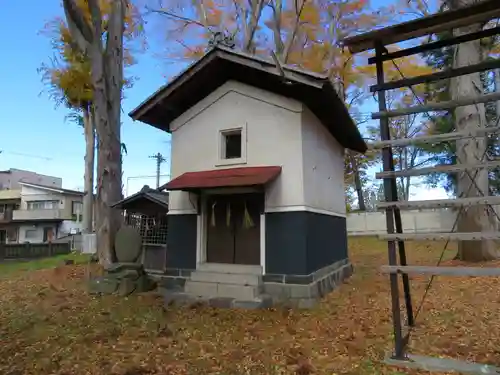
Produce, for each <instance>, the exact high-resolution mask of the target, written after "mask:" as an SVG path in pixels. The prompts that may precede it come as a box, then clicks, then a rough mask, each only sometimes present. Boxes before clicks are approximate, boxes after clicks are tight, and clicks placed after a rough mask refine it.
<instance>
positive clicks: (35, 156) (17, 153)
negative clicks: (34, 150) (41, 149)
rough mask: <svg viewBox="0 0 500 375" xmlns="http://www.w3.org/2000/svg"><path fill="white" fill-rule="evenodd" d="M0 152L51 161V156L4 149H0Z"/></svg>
mask: <svg viewBox="0 0 500 375" xmlns="http://www.w3.org/2000/svg"><path fill="white" fill-rule="evenodd" d="M0 154H11V155H17V156H22V157H26V158H35V159H42V160H46V161H51V160H52V158H47V157H45V156H37V155H30V154H23V153H20V152H11V151H5V150H0Z"/></svg>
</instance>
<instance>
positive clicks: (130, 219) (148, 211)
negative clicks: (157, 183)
mask: <svg viewBox="0 0 500 375" xmlns="http://www.w3.org/2000/svg"><path fill="white" fill-rule="evenodd" d="M113 207H114V208H119V209H121V210H123V219H124V224H125V225H127V226H131V227H133V228H136V229H137V231H138V232H139V234H140V235H141V237H142V248H143V252H142V263H143V265H144V268H145V269H146V271H149V272H164V271H165V269H166V261H167V233H168V225H167V213H168V193H167V192H160V191H158V190H155V189H151V188H150V187H149V186H147V185H145V186H144V187H143V188H142V189H141V190H140V191H139V192H137V193H135V194H133V195H131V196H130V197H127V198H125V199H123V200H121V201H119V202H117V203H115V204H114V205H113Z"/></svg>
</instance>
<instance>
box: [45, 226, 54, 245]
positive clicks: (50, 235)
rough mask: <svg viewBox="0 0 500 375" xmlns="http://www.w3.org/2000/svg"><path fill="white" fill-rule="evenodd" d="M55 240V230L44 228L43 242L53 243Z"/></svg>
mask: <svg viewBox="0 0 500 375" xmlns="http://www.w3.org/2000/svg"><path fill="white" fill-rule="evenodd" d="M53 239H54V228H52V227H45V228H43V242H52V240H53Z"/></svg>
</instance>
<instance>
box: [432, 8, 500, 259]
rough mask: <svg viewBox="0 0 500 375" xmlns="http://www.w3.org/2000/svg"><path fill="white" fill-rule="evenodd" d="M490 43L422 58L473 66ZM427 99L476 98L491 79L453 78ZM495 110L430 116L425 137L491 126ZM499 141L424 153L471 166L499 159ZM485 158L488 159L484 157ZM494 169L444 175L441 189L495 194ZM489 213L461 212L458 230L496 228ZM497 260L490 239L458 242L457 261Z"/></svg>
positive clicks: (466, 143)
mask: <svg viewBox="0 0 500 375" xmlns="http://www.w3.org/2000/svg"><path fill="white" fill-rule="evenodd" d="M477 2H478V1H475V0H447V1H445V2H444V4H443V7H442V8H441V10H447V9H458V8H460V7H463V6H467V5H471V4H474V3H477ZM484 26H485V25H483V24H475V25H470V26H468V27H463V28H459V29H456V30H454V32H453V34H451V33H449V32H448V33H442V34H441V35H438V38H445V37H450V36H452V35H462V34H468V33H470V32H474V31H479V30H481V29H482V28H483V27H484ZM491 48H492V43H491V41H488V40H486V41H485V40H477V41H472V42H468V43H462V44H459V45H457V46H454V47H448V48H444V49H442V50H437V51H433V52H432V53H429V54H427V60H428V63H429V64H430V65H433V66H435V67H438V68H443V69H449V68H457V67H462V66H468V65H473V64H477V63H479V62H481V61H483V60H485V59H486V58H488V55H489V53H490V52H491V51H490V50H491ZM429 86H430V90H429V92H430V93H431V94H430V95H429V97H430V98H433V99H434V100H450V99H451V100H453V99H457V98H460V97H472V96H478V95H481V94H483V93H486V92H488V91H489V90H491V88H492V86H493V79H492V75H491V74H490V73H486V74H485V73H474V74H469V75H466V76H461V77H456V78H453V79H450V80H443V81H441V82H436V83H432V84H430V85H429ZM495 112H496V111H495V108H494V106H492V105H491V104H488V105H484V104H479V105H469V106H463V107H459V108H456V109H455V110H453V111H448V112H446V111H444V113H443V115H441V116H439V117H434V118H432V120H433V121H432V125H433V126H432V127H431V128H430V133H446V132H450V131H453V130H458V131H460V130H469V129H474V128H478V127H486V126H490V125H492V123H493V119H495V118H496V114H495ZM497 145H498V141H497V140H496V139H493V138H491V137H483V138H477V139H464V140H459V141H456V143H453V142H450V143H445V144H440V145H435V146H432V147H428V151H429V152H433V153H434V154H435V159H436V160H439V161H440V162H448V163H450V164H454V163H461V164H475V163H477V162H478V161H479V160H481V158H482V157H483V156H484V155H485V154H486V155H487V156H488V155H489V156H495V157H498V156H499V155H500V154H499V152H498V146H497ZM485 159H487V158H485ZM497 175H498V172H497V171H490V172H489V173H488V171H486V170H480V171H478V172H477V173H476V171H472V172H468V173H461V174H456V175H449V176H447V177H446V179H445V180H444V181H445V188H446V189H447V190H450V191H452V192H454V193H456V195H457V197H459V198H460V197H465V196H469V197H470V196H482V195H483V194H484V195H489V194H490V193H491V192H493V193H494V189H492V187H495V185H496V184H494V183H492V182H495V181H496V180H497V178H496V176H497ZM440 181H443V180H442V179H441V178H440V177H439V176H430V180H429V182H431V183H433V184H437V183H439V182H440ZM495 221H496V220H495V216H494V215H493V211H492V210H490V209H488V208H486V207H471V208H469V209H467V210H466V211H462V214H461V216H460V219H459V222H458V230H459V231H460V232H484V231H492V230H494V228H495ZM499 256H500V254H499V253H498V251H497V250H496V244H495V242H494V241H487V240H484V241H461V242H460V243H459V251H458V257H459V258H460V259H462V260H466V261H479V260H489V259H496V258H498V257H499Z"/></svg>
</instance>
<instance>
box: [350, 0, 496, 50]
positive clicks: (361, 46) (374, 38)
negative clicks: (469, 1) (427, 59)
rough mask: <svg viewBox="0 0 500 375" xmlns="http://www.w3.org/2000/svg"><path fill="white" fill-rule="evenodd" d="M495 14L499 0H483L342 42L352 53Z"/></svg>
mask: <svg viewBox="0 0 500 375" xmlns="http://www.w3.org/2000/svg"><path fill="white" fill-rule="evenodd" d="M497 17H500V6H499V3H498V0H486V1H482V2H478V3H476V4H473V5H470V6H465V7H461V8H460V9H456V10H450V11H445V12H441V13H436V14H432V15H430V16H426V17H422V18H418V19H416V20H412V21H408V22H403V23H400V24H397V25H394V26H390V27H385V28H383V29H379V30H375V31H371V32H368V33H365V34H361V35H356V36H353V37H350V38H346V39H344V40H343V41H342V45H344V46H345V47H348V48H349V51H350V52H351V53H358V52H363V51H367V50H370V49H374V48H375V46H376V45H377V44H380V45H382V46H387V45H390V44H394V43H399V42H402V41H405V40H410V39H414V38H420V37H422V36H426V35H429V34H435V33H439V32H442V31H445V30H452V29H454V28H458V27H461V26H468V25H471V24H474V23H481V22H485V21H489V20H491V19H493V18H497Z"/></svg>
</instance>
